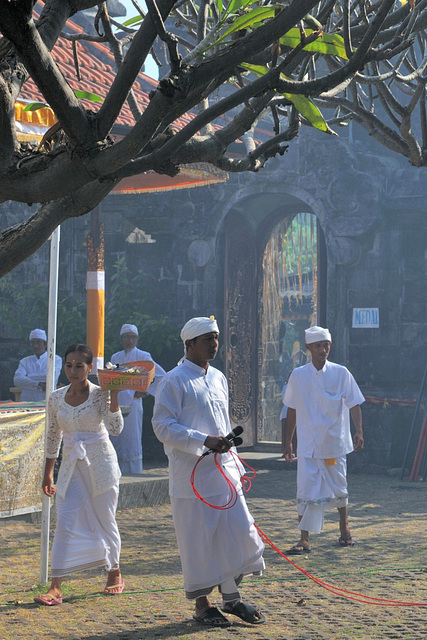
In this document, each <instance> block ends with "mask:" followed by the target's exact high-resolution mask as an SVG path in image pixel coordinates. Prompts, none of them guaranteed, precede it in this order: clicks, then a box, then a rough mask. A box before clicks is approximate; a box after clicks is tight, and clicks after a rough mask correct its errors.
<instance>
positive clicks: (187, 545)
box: [153, 317, 265, 627]
mask: <svg viewBox="0 0 427 640" xmlns="http://www.w3.org/2000/svg"><path fill="white" fill-rule="evenodd" d="M218 333H219V331H218V325H217V323H216V320H215V319H214V318H213V317H210V318H193V319H192V320H190V321H189V322H187V323H186V325H185V326H184V327H183V329H182V331H181V338H182V340H183V342H184V351H185V356H184V358H183V359H182V361H181V362H180V364H178V366H177V367H175V368H174V369H172V371H169V372H168V373H167V374H166V375H165V377H164V378H163V380H162V381H161V383H160V386H159V389H158V392H157V396H156V404H155V407H154V414H153V429H154V432H155V434H156V436H157V437H158V438H159V440H160V441H161V442H163V444H164V447H165V452H166V455H167V456H168V458H169V492H170V498H171V504H172V512H173V518H174V525H175V531H176V536H177V541H178V548H179V553H180V557H181V564H182V571H183V576H184V589H185V593H186V597H187V598H188V599H190V600H195V614H194V616H193V617H194V619H195V620H196V621H197V622H199V623H201V624H204V625H211V626H221V627H223V626H228V625H229V624H230V622H229V620H228V619H227V618H226V617H225V616H223V615H222V613H221V612H220V611H219V610H218V609H217V608H216V607H213V606H212V605H211V602H210V600H209V598H208V595H209V594H210V593H211V591H212V590H213V589H214V588H215V587H218V589H219V591H220V593H221V595H222V611H224V612H225V613H229V614H232V615H236V616H238V617H240V618H241V619H243V620H245V621H246V622H249V623H252V624H259V623H261V622H264V621H265V617H264V615H263V614H262V613H261V612H260V611H259V609H257V608H256V607H254V606H253V605H250V604H249V603H246V602H243V601H242V600H241V598H240V594H239V590H238V585H239V583H240V581H241V579H242V577H243V576H245V575H260V574H261V572H262V570H263V568H264V560H263V557H262V554H263V550H264V545H263V543H262V541H261V539H260V537H259V535H258V532H257V530H256V528H255V526H254V521H253V518H252V516H251V514H250V513H249V510H248V508H247V505H246V501H245V499H244V496H243V493H242V488H241V480H240V469H239V466H240V464H239V465H237V464H236V462H235V460H234V457H233V455H232V454H231V453H228V451H229V449H230V447H231V443H230V441H229V440H228V439H227V438H226V437H225V436H226V435H227V434H229V433H230V431H231V426H230V420H229V415H228V404H229V403H228V385H227V381H226V379H225V376H224V375H223V374H222V373H221V372H220V371H218V370H217V369H215V368H214V367H211V366H209V361H210V360H213V358H214V357H215V355H216V353H217V350H218ZM209 451H211V452H212V454H213V452H218V453H220V454H221V458H220V460H221V467H222V469H223V471H224V473H225V474H226V475H227V476H228V477H229V478H230V479H231V480H232V482H233V484H234V486H235V487H236V489H237V493H238V500H237V503H236V504H235V505H234V506H233V507H231V508H229V509H224V510H221V509H215V508H212V507H211V506H209V505H207V504H205V503H204V502H203V501H201V500H199V499H198V498H197V497H196V496H195V494H194V492H193V488H192V485H191V481H190V478H191V473H192V471H193V468H194V466H195V465H196V463H197V461H198V459H199V458H200V456H202V455H203V454H204V453H208V452H209ZM195 486H196V489H197V491H198V492H199V494H200V495H201V497H202V498H203V499H205V500H206V501H207V502H209V503H210V504H214V505H218V506H220V505H224V504H226V503H227V501H228V500H229V498H230V491H229V489H228V487H227V485H226V483H225V480H224V478H223V477H222V476H221V474H220V473H219V471H218V469H217V467H216V464H215V456H214V455H206V456H205V457H203V459H202V460H201V461H200V464H199V465H198V467H197V472H196V474H195Z"/></svg>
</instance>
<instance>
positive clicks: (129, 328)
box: [120, 324, 139, 336]
mask: <svg viewBox="0 0 427 640" xmlns="http://www.w3.org/2000/svg"><path fill="white" fill-rule="evenodd" d="M124 333H134V334H135V335H136V336H137V335H139V334H138V329H137V328H136V326H135V325H134V324H124V325H122V328H121V329H120V335H121V336H122V335H123V334H124Z"/></svg>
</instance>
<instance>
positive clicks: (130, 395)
mask: <svg viewBox="0 0 427 640" xmlns="http://www.w3.org/2000/svg"><path fill="white" fill-rule="evenodd" d="M120 341H121V343H122V345H123V351H118V352H117V353H114V354H113V355H112V356H111V362H112V363H113V364H119V365H122V364H126V362H136V361H140V360H151V362H154V360H153V358H152V357H151V354H150V353H149V352H148V351H141V349H138V348H137V345H138V329H137V327H136V326H135V325H134V324H124V325H123V326H122V328H121V329H120ZM154 364H155V378H154V380H153V382H152V383H151V385H150V388H149V394H150V395H152V396H155V395H156V388H157V384H158V381H159V380H160V378H161V377H162V376H164V375H165V373H166V371H165V370H164V369H163V367H161V366H160V365H159V364H157V362H155V363H154ZM146 395H147V394H146V393H141V392H140V391H131V390H130V389H129V390H128V389H126V390H124V391H120V392H119V396H118V399H119V405H120V406H122V407H123V406H129V407H130V412H129V414H128V415H127V416H126V417H125V421H124V427H123V431H122V432H121V433H120V435H118V436H111V442H112V443H113V445H114V448H115V450H116V452H117V458H118V460H119V466H120V470H121V472H122V473H124V474H127V473H141V472H142V468H143V463H142V419H143V406H142V398H144V397H145V396H146Z"/></svg>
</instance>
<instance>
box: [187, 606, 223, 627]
mask: <svg viewBox="0 0 427 640" xmlns="http://www.w3.org/2000/svg"><path fill="white" fill-rule="evenodd" d="M193 619H194V620H195V621H196V622H200V624H204V625H205V626H208V627H229V626H230V625H231V622H229V621H228V620H227V618H226V617H225V616H223V615H222V613H221V612H220V611H218V609H217V608H216V607H209V609H206V611H203V613H201V614H200V615H199V616H198V615H196V614H194V616H193Z"/></svg>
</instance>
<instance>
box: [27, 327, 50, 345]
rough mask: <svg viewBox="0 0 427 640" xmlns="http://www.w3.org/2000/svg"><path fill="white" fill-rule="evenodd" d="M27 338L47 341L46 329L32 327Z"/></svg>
mask: <svg viewBox="0 0 427 640" xmlns="http://www.w3.org/2000/svg"><path fill="white" fill-rule="evenodd" d="M28 339H29V340H44V341H45V342H47V335H46V331H44V330H43V329H33V330H32V331H31V332H30V337H29V338H28Z"/></svg>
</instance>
